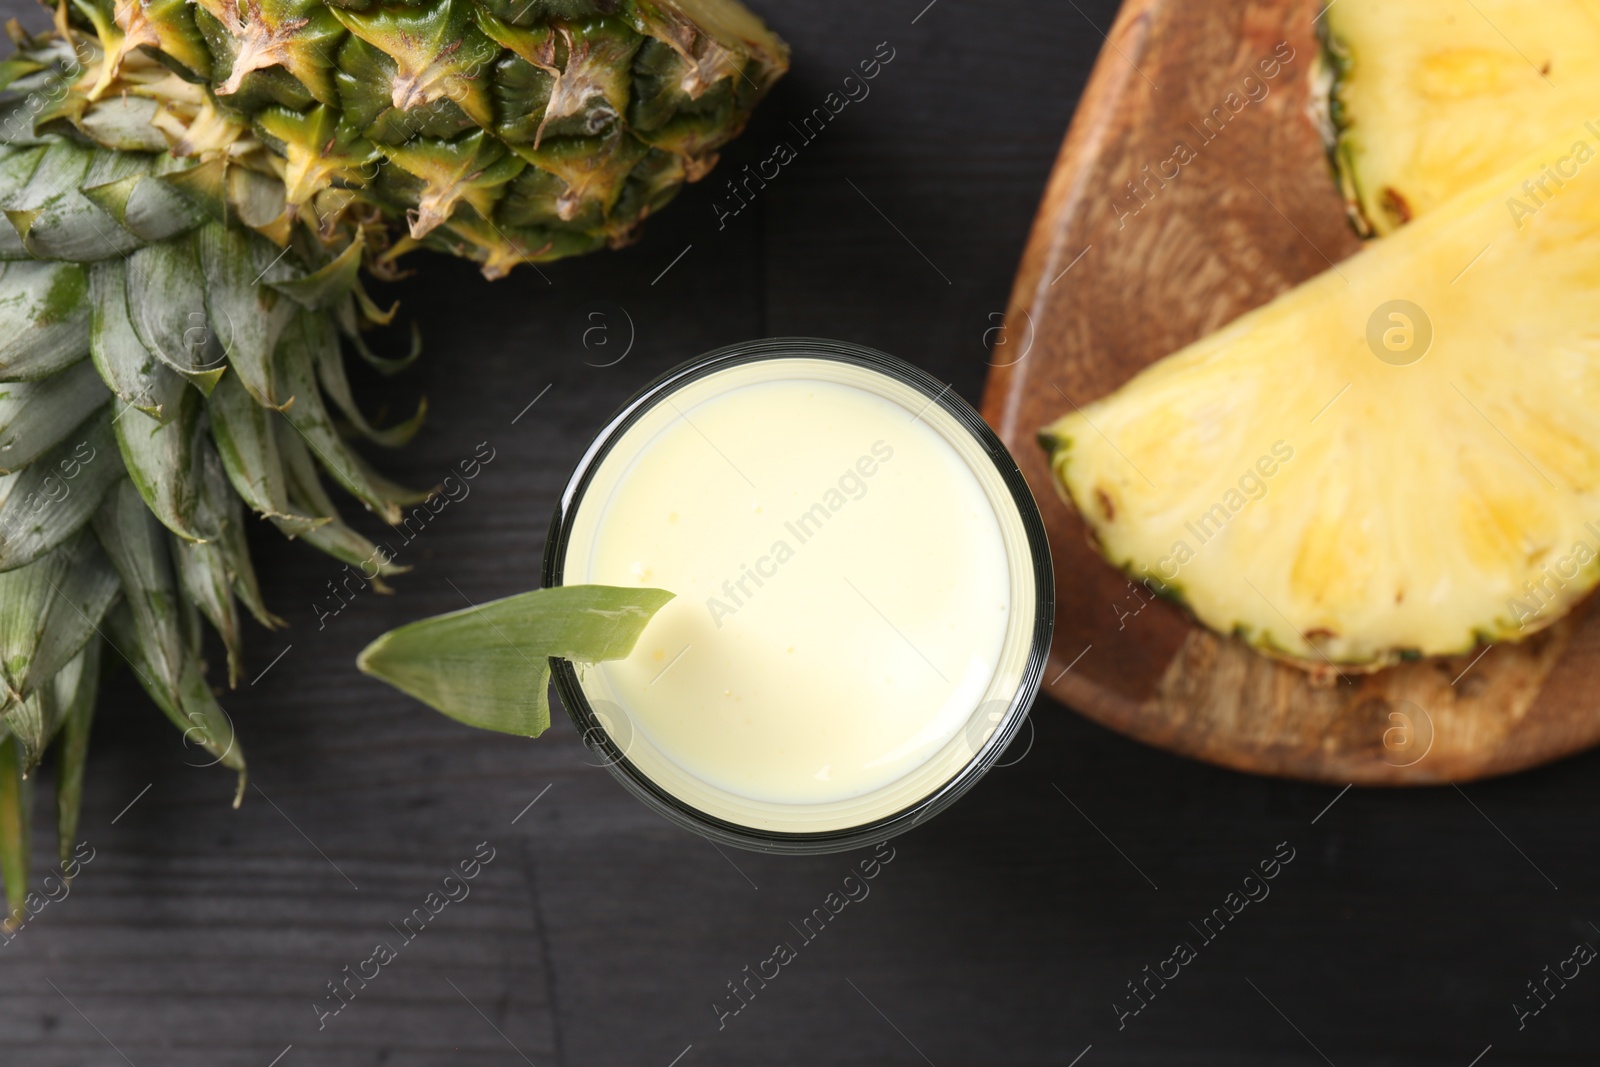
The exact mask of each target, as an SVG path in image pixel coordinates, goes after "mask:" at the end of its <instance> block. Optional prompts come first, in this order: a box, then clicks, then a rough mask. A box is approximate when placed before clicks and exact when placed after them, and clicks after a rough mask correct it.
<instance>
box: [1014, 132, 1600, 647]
mask: <svg viewBox="0 0 1600 1067" xmlns="http://www.w3.org/2000/svg"><path fill="white" fill-rule="evenodd" d="M1580 155H1585V156H1586V158H1587V159H1588V162H1586V163H1584V164H1581V165H1579V164H1577V163H1576V162H1575V161H1576V159H1577V157H1578V156H1580ZM1597 155H1600V136H1596V135H1595V134H1593V133H1590V132H1589V131H1588V130H1587V129H1585V128H1583V127H1582V126H1576V127H1574V128H1572V129H1571V130H1569V131H1567V132H1565V133H1562V134H1561V135H1559V136H1557V137H1556V138H1554V139H1553V140H1552V141H1550V142H1549V143H1547V144H1546V145H1545V146H1544V147H1543V148H1542V149H1540V150H1539V151H1538V152H1536V153H1534V154H1533V155H1530V156H1528V157H1526V158H1524V159H1523V160H1522V161H1521V162H1519V163H1516V164H1515V165H1513V166H1511V167H1510V168H1508V169H1506V170H1503V171H1502V172H1501V173H1500V174H1499V175H1497V176H1495V177H1494V178H1492V179H1490V180H1489V181H1487V182H1485V183H1483V184H1480V185H1478V186H1476V187H1474V188H1473V189H1471V190H1469V191H1467V192H1466V193H1464V194H1462V195H1461V196H1459V197H1457V198H1455V199H1453V200H1450V201H1447V202H1445V203H1443V204H1441V205H1440V206H1439V207H1437V208H1436V209H1435V210H1434V211H1432V212H1430V213H1429V214H1428V215H1426V216H1423V217H1422V218H1420V219H1418V220H1417V221H1415V222H1413V223H1411V224H1410V225H1408V226H1406V227H1404V228H1403V229H1401V230H1399V231H1397V232H1396V233H1395V234H1394V235H1393V236H1390V237H1388V238H1386V239H1385V240H1383V241H1379V242H1375V243H1374V244H1372V245H1369V246H1368V247H1367V248H1366V249H1364V250H1363V251H1361V252H1360V253H1358V254H1357V255H1355V256H1354V257H1352V258H1351V259H1349V260H1348V261H1346V262H1344V263H1342V264H1340V265H1339V266H1337V267H1336V268H1334V269H1331V270H1329V271H1327V272H1326V273H1324V274H1322V275H1320V276H1318V277H1316V278H1313V279H1312V280H1310V281H1308V282H1306V283H1304V284H1303V285H1301V286H1299V287H1297V288H1295V289H1293V290H1291V291H1290V292H1287V293H1285V294H1283V295H1282V296H1280V297H1279V298H1277V299H1276V300H1274V301H1273V302H1271V303H1270V304H1268V305H1266V306H1265V307H1262V308H1259V309H1257V310H1255V311H1252V312H1250V313H1249V314H1247V315H1244V316H1243V317H1241V318H1239V319H1238V320H1236V321H1235V322H1233V323H1232V324H1231V325H1229V326H1227V327H1226V328H1224V329H1223V330H1221V331H1219V332H1217V333H1214V334H1212V335H1211V336H1209V337H1206V338H1204V339H1202V340H1200V341H1198V342H1196V343H1194V344H1192V345H1190V346H1189V347H1187V348H1185V349H1183V350H1182V351H1180V352H1178V353H1176V354H1174V355H1172V356H1169V357H1168V358H1166V359H1164V360H1162V361H1161V362H1160V363H1157V364H1155V365H1154V366H1152V367H1150V368H1148V369H1147V370H1145V371H1144V372H1143V373H1141V374H1140V375H1139V376H1137V377H1136V378H1134V379H1133V380H1132V381H1131V382H1129V383H1128V384H1127V385H1125V386H1124V387H1123V388H1121V389H1120V390H1118V391H1117V392H1116V393H1114V394H1112V395H1111V396H1109V397H1106V398H1104V399H1102V400H1099V401H1096V402H1094V403H1092V404H1087V405H1085V406H1084V407H1083V409H1082V410H1081V411H1074V412H1072V413H1070V414H1068V415H1067V416H1065V417H1063V418H1062V419H1060V420H1059V421H1058V422H1056V423H1055V424H1054V425H1052V426H1051V427H1049V428H1048V429H1047V430H1046V431H1044V434H1043V437H1044V439H1045V442H1046V445H1047V447H1049V448H1051V449H1052V467H1053V469H1054V471H1055V473H1056V475H1057V477H1058V478H1059V479H1060V482H1061V486H1062V487H1063V488H1064V490H1065V492H1066V494H1067V495H1068V496H1069V498H1070V500H1071V501H1072V503H1073V504H1075V505H1076V507H1077V508H1078V510H1079V511H1080V512H1081V513H1082V515H1083V516H1084V518H1085V519H1086V520H1087V522H1088V524H1089V526H1090V528H1091V530H1092V532H1093V535H1094V537H1095V538H1096V539H1097V541H1098V543H1099V545H1100V547H1101V549H1102V551H1103V552H1104V554H1105V555H1106V557H1107V558H1108V559H1109V560H1110V561H1111V562H1112V563H1114V564H1116V565H1117V566H1119V567H1122V568H1124V569H1125V570H1126V571H1128V572H1129V574H1130V575H1132V576H1133V577H1135V578H1136V579H1137V580H1141V581H1144V582H1146V584H1147V585H1148V586H1149V588H1150V589H1152V590H1153V591H1156V592H1162V593H1166V594H1169V595H1172V596H1174V597H1176V598H1178V599H1181V600H1182V602H1184V603H1185V604H1187V605H1188V607H1189V608H1190V609H1191V610H1192V611H1193V612H1194V614H1195V616H1196V617H1197V618H1198V619H1199V620H1200V621H1201V622H1203V623H1205V624H1206V625H1207V626H1209V627H1211V628H1212V629H1214V630H1217V631H1219V632H1222V633H1231V634H1236V635H1238V636H1239V637H1241V638H1242V639H1243V640H1245V641H1247V642H1248V643H1250V644H1251V645H1253V646H1255V647H1257V648H1260V649H1262V650H1265V651H1268V652H1270V653H1273V654H1276V655H1280V656H1284V657H1287V658H1290V659H1294V660H1297V661H1302V662H1304V663H1307V664H1310V665H1315V666H1318V667H1320V668H1321V669H1322V670H1324V671H1326V670H1327V668H1328V666H1329V665H1337V666H1338V667H1339V668H1344V667H1346V666H1349V667H1356V668H1362V669H1376V668H1379V667H1382V666H1385V665H1387V664H1390V663H1394V662H1396V661H1397V660H1399V659H1402V658H1407V657H1411V656H1417V655H1444V654H1453V653H1461V652H1465V651H1468V650H1470V649H1471V648H1472V647H1473V646H1474V645H1475V644H1477V643H1478V642H1480V641H1503V640H1515V639H1518V638H1521V637H1523V636H1526V635H1528V634H1530V633H1532V632H1534V631H1535V630H1537V629H1540V628H1542V627H1544V626H1547V625H1549V624H1550V623H1551V622H1553V621H1555V620H1556V619H1557V618H1559V617H1560V616H1561V615H1562V614H1564V613H1565V612H1567V611H1568V610H1570V609H1571V607H1572V606H1573V605H1574V604H1575V603H1576V602H1577V601H1578V600H1579V599H1580V598H1581V597H1582V596H1583V595H1584V594H1585V593H1587V592H1588V591H1589V590H1590V589H1591V588H1592V587H1593V586H1594V585H1595V583H1596V581H1597V580H1600V311H1597V310H1596V304H1595V300H1594V297H1593V294H1594V292H1595V291H1596V289H1597V287H1600V162H1597V161H1596V157H1597ZM1561 160H1566V161H1568V163H1567V164H1566V165H1564V166H1563V169H1562V172H1563V173H1570V174H1571V175H1572V177H1570V178H1569V179H1567V180H1565V181H1564V182H1563V184H1562V186H1561V187H1560V188H1559V189H1558V190H1556V193H1555V195H1554V196H1552V197H1550V198H1549V199H1547V200H1545V202H1544V203H1543V205H1542V206H1541V207H1539V208H1538V209H1537V210H1536V211H1534V212H1532V213H1523V212H1519V211H1517V210H1515V208H1514V205H1515V203H1516V201H1517V198H1518V196H1519V195H1520V189H1521V185H1522V182H1523V181H1524V180H1525V177H1526V176H1527V175H1530V174H1540V173H1542V172H1543V171H1544V169H1545V168H1546V167H1555V166H1557V165H1558V163H1559V161H1561Z"/></svg>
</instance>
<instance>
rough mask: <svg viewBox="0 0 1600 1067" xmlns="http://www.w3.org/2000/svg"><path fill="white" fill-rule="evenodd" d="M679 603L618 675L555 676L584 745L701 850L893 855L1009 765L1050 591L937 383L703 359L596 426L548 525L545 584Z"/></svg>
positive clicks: (832, 351) (891, 368)
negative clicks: (892, 843) (612, 589)
mask: <svg viewBox="0 0 1600 1067" xmlns="http://www.w3.org/2000/svg"><path fill="white" fill-rule="evenodd" d="M580 583H591V584H600V585H613V586H650V587H657V588H662V589H666V590H669V591H671V592H673V593H674V594H676V597H675V599H674V600H672V601H671V602H670V603H668V604H667V605H666V606H665V607H664V608H662V609H661V610H660V612H659V613H658V614H657V615H656V616H655V618H654V619H652V620H651V622H650V624H649V625H648V626H647V627H646V629H645V630H644V633H643V634H642V636H641V637H640V639H639V641H638V643H637V645H636V646H635V648H634V650H633V653H632V654H631V655H630V656H629V657H628V658H626V659H622V660H615V661H610V662H605V663H600V664H596V665H594V666H591V667H585V668H577V667H574V666H573V665H572V664H570V663H566V662H565V661H556V662H555V663H554V664H553V666H554V669H555V679H556V687H557V690H558V692H559V693H560V695H561V698H562V701H563V703H564V704H565V705H566V707H567V709H568V711H569V712H570V713H571V715H572V716H573V719H574V721H575V722H576V724H577V725H578V728H579V730H580V732H581V733H582V734H583V736H584V738H585V740H586V742H588V743H589V744H590V746H591V748H592V749H593V750H594V751H595V752H596V753H597V754H599V755H600V756H601V757H602V759H603V762H604V763H605V764H606V765H607V766H608V767H610V769H611V770H612V771H613V773H615V774H616V775H617V777H618V778H619V779H620V780H621V781H622V782H623V783H624V784H625V785H627V786H628V787H629V788H630V789H631V790H632V791H633V792H634V793H635V794H636V795H638V796H639V797H641V798H642V799H644V800H645V801H646V802H647V803H649V804H650V805H651V806H652V807H654V808H656V809H657V810H658V811H660V812H662V813H663V814H665V815H667V816H668V817H669V818H671V819H673V820H674V821H676V822H678V823H680V824H682V825H686V826H688V827H690V828H692V829H695V830H696V831H698V832H700V833H703V834H706V835H707V836H710V837H712V838H713V839H714V840H719V841H724V842H727V843H731V844H735V845H739V846H742V847H747V848H756V849H762V850H766V851H785V852H823V851H834V850H838V849H844V848H853V847H857V846H859V845H862V844H867V843H871V842H874V841H878V840H882V839H885V838H887V837H890V836H893V835H894V834H896V833H899V832H901V831H902V830H904V829H907V828H909V827H910V826H912V825H915V823H916V822H918V821H920V820H921V819H923V818H925V817H927V816H928V815H930V814H932V813H933V812H934V811H937V810H939V809H940V808H942V807H943V806H945V805H946V804H948V803H950V802H951V801H952V800H954V799H955V798H956V797H957V796H959V795H960V794H961V793H963V792H965V791H966V789H968V788H970V787H971V785H972V784H973V783H974V782H975V781H976V780H977V779H978V778H979V777H981V775H982V774H983V772H984V771H985V770H987V769H988V767H989V766H990V765H991V764H992V763H993V762H994V760H995V759H996V758H997V757H998V756H999V754H1000V752H1001V751H1003V750H1004V748H1005V745H1006V744H1007V742H1009V740H1010V739H1011V737H1012V736H1013V735H1014V733H1015V731H1016V729H1017V727H1018V726H1019V725H1020V724H1021V721H1022V719H1023V718H1024V717H1025V716H1026V714H1027V709H1028V706H1029V704H1030V703H1031V702H1032V699H1033V696H1034V694H1035V693H1036V691H1037V689H1038V685H1039V679H1040V674H1041V672H1042V670H1043V665H1044V660H1045V656H1046V654H1047V652H1048V649H1049V643H1050V633H1051V626H1052V618H1053V610H1052V609H1053V599H1054V598H1053V586H1052V580H1051V572H1050V562H1049V553H1048V548H1047V546H1046V544H1045V538H1044V531H1043V526H1042V523H1041V522H1040V519H1039V516H1038V512H1037V510H1036V508H1035V506H1034V502H1033V499H1032V497H1031V496H1030V495H1029V493H1028V490H1027V487H1026V485H1025V484H1024V482H1023V480H1022V477H1021V475H1020V473H1019V472H1018V471H1017V468H1016V465H1015V463H1014V462H1013V461H1012V460H1011V457H1010V456H1009V454H1007V452H1006V451H1005V448H1004V446H1002V445H1001V444H1000V442H999V441H998V439H996V438H995V436H994V435H993V433H991V432H990V431H989V429H988V427H987V426H985V425H984V423H983V422H982V420H981V419H980V418H979V416H978V415H977V414H976V412H974V411H973V410H972V409H971V407H970V406H968V405H967V404H966V403H965V402H964V401H962V400H961V399H960V398H958V397H956V396H955V395H954V394H953V392H952V391H951V390H950V389H949V387H948V386H943V385H941V384H940V383H938V382H936V381H934V380H933V379H931V378H929V377H928V376H927V375H925V374H923V373H922V372H920V371H918V370H916V369H915V368H912V367H910V366H908V365H907V364H904V363H901V362H899V361H897V360H894V359H892V358H890V357H888V356H885V355H883V354H881V353H878V352H874V351H872V350H870V349H864V348H858V347H856V346H852V345H844V344H840V343H837V342H831V341H815V340H804V339H797V340H777V341H764V342H758V343H755V344H751V345H745V346H738V347H735V348H732V349H725V350H723V351H720V352H717V353H713V354H712V355H710V356H707V357H705V358H703V359H701V360H697V361H695V362H694V363H691V364H688V365H686V366H684V367H680V368H678V369H677V370H675V371H673V372H671V373H670V374H668V375H667V376H665V377H664V378H662V379H661V380H659V381H658V382H656V383H654V384H653V385H651V386H650V387H648V388H647V389H645V390H644V391H643V392H641V393H640V394H639V395H638V396H636V397H635V398H634V399H633V400H632V401H630V402H629V403H628V404H627V405H626V406H625V407H624V408H623V410H622V411H621V412H620V413H619V414H618V415H617V416H616V417H615V418H614V419H613V420H612V422H611V423H610V425H608V426H607V427H606V429H605V430H604V431H603V432H602V433H601V435H600V437H599V438H598V439H597V440H596V441H595V443H594V444H593V445H592V446H591V447H590V449H589V451H588V453H587V455H586V456H585V457H584V459H583V461H582V462H581V463H580V464H579V466H578V469H577V471H576V472H575V473H574V475H573V477H572V481H571V483H570V484H569V486H568V488H567V490H566V492H565V494H564V495H563V498H562V502H561V505H560V507H559V508H558V510H557V513H556V517H555V520H554V522H553V524H552V529H551V534H550V541H549V544H548V546H547V550H546V554H545V584H546V585H547V586H555V585H561V584H580Z"/></svg>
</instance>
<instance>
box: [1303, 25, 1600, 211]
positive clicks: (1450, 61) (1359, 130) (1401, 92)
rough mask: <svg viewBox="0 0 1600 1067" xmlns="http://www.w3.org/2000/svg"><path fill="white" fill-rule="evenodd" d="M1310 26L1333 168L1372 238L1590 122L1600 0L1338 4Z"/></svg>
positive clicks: (1535, 188)
mask: <svg viewBox="0 0 1600 1067" xmlns="http://www.w3.org/2000/svg"><path fill="white" fill-rule="evenodd" d="M1320 25H1321V27H1322V32H1323V36H1324V39H1325V41H1326V44H1327V51H1328V57H1329V59H1330V60H1331V62H1332V64H1333V67H1334V74H1335V78H1334V83H1333V94H1332V105H1333V106H1332V117H1333V119H1334V124H1335V127H1336V129H1337V142H1336V145H1335V149H1334V157H1335V162H1336V163H1337V165H1338V168H1339V171H1340V176H1341V179H1342V181H1343V184H1344V189H1345V193H1346V196H1347V197H1348V198H1349V199H1350V201H1351V204H1352V208H1354V209H1356V210H1357V211H1358V212H1359V214H1358V218H1359V219H1360V220H1362V221H1363V222H1364V223H1365V224H1366V225H1367V226H1370V228H1371V230H1372V232H1374V233H1376V234H1379V235H1382V234H1386V233H1391V232H1393V231H1394V230H1395V229H1397V228H1399V227H1400V226H1401V225H1403V224H1405V223H1406V222H1408V221H1409V220H1411V219H1413V218H1416V217H1418V216H1420V215H1422V214H1424V213H1426V212H1428V211H1431V210H1433V209H1434V208H1435V207H1437V206H1438V205H1439V204H1441V203H1443V202H1444V201H1445V200H1447V199H1448V198H1449V197H1450V196H1452V195H1453V194H1455V193H1456V192H1458V191H1460V190H1462V189H1465V188H1467V187H1469V186H1471V185H1474V184H1476V183H1477V182H1479V181H1482V180H1484V179H1486V178H1488V177H1490V176H1491V175H1492V174H1494V173H1495V172H1496V171H1497V170H1499V169H1500V168H1501V167H1502V166H1504V165H1505V163H1506V162H1507V161H1508V159H1510V158H1513V157H1516V156H1520V155H1522V154H1523V153H1524V152H1529V151H1532V150H1533V149H1534V148H1536V147H1537V146H1538V145H1539V144H1541V143H1542V142H1544V141H1545V140H1546V139H1548V138H1549V137H1552V136H1554V135H1556V134H1558V133H1560V132H1561V131H1563V130H1564V129H1566V128H1568V127H1570V126H1573V125H1577V124H1579V123H1582V122H1585V121H1587V120H1591V119H1600V105H1597V103H1596V101H1597V100H1600V0H1539V2H1538V3H1529V2H1528V0H1471V2H1470V3H1468V2H1463V0H1407V2H1406V3H1401V4H1396V3H1393V2H1392V0H1337V2H1336V3H1334V4H1332V5H1330V6H1329V7H1328V8H1327V9H1326V12H1325V14H1324V16H1323V19H1322V21H1321V23H1320ZM1526 180H1528V181H1529V183H1530V188H1529V189H1528V190H1525V191H1524V193H1523V195H1524V197H1528V196H1532V197H1541V196H1543V195H1545V194H1544V193H1542V192H1541V191H1540V187H1541V186H1542V187H1543V188H1544V189H1546V190H1548V189H1550V188H1553V186H1552V184H1551V182H1550V180H1549V179H1548V178H1547V177H1546V176H1545V175H1543V174H1540V173H1538V172H1535V173H1533V174H1531V175H1527V176H1526Z"/></svg>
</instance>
